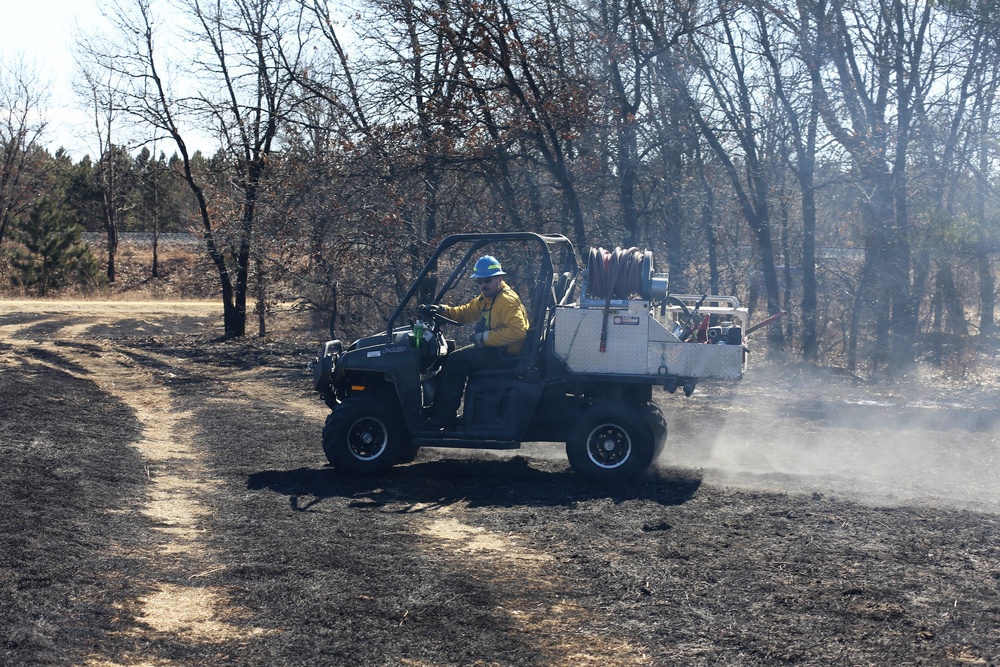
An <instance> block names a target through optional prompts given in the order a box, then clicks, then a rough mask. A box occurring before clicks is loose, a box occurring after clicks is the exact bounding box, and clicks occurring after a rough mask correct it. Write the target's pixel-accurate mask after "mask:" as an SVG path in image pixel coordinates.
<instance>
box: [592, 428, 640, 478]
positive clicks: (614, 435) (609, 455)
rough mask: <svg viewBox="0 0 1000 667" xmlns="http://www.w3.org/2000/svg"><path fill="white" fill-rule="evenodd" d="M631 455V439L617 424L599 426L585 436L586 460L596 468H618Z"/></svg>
mask: <svg viewBox="0 0 1000 667" xmlns="http://www.w3.org/2000/svg"><path fill="white" fill-rule="evenodd" d="M631 455H632V438H630V437H629V434H628V432H627V431H626V430H625V429H623V428H622V427H621V426H619V425H617V424H601V425H599V426H596V427H594V429H593V430H592V431H591V432H590V435H588V436H587V458H589V459H590V462H591V463H593V464H594V465H595V466H597V467H598V468H603V469H605V470H613V469H615V468H619V467H621V466H623V465H625V462H626V461H628V459H629V457H630V456H631Z"/></svg>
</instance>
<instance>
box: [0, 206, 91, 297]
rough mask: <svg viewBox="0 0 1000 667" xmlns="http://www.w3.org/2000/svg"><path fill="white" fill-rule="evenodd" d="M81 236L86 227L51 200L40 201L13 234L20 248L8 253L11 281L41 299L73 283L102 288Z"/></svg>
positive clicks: (12, 236) (13, 238)
mask: <svg viewBox="0 0 1000 667" xmlns="http://www.w3.org/2000/svg"><path fill="white" fill-rule="evenodd" d="M82 234H83V228H82V227H81V226H80V225H78V224H77V223H76V222H75V221H73V220H72V219H71V218H69V217H67V216H66V215H65V214H64V213H63V211H62V210H61V209H60V208H59V207H58V206H56V205H55V204H54V203H53V202H52V200H51V199H49V198H47V197H43V198H42V199H40V200H39V201H38V202H37V203H36V204H35V206H34V208H33V209H32V211H31V215H30V217H29V219H28V220H27V221H25V222H24V223H22V224H21V225H19V226H18V227H15V228H14V229H13V230H12V232H11V240H12V241H14V243H15V244H16V245H17V246H18V247H16V248H15V249H14V250H13V251H11V252H10V253H9V255H10V263H11V269H12V271H11V282H13V284H14V285H16V286H20V287H24V288H25V289H27V290H29V291H33V292H35V293H36V294H38V295H40V296H47V295H48V294H49V293H50V291H52V290H56V289H60V288H62V287H65V286H67V285H70V284H77V285H80V286H82V287H83V288H84V289H93V288H95V287H97V286H99V285H100V284H101V271H100V267H99V266H98V263H97V260H96V259H95V258H94V255H93V254H92V253H91V251H90V247H89V246H88V245H87V244H86V243H84V242H83V240H82Z"/></svg>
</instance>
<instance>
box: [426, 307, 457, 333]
mask: <svg viewBox="0 0 1000 667" xmlns="http://www.w3.org/2000/svg"><path fill="white" fill-rule="evenodd" d="M423 314H424V313H421V315H423ZM426 315H427V316H429V317H430V318H431V330H432V331H434V332H437V331H438V330H439V329H440V328H441V325H442V324H454V325H455V326H457V327H460V326H462V323H461V322H459V321H457V320H453V319H451V318H450V317H445V316H444V315H442V314H441V313H440V312H434V311H430V310H429V311H427V313H426Z"/></svg>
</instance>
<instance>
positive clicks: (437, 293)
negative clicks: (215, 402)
mask: <svg viewBox="0 0 1000 667" xmlns="http://www.w3.org/2000/svg"><path fill="white" fill-rule="evenodd" d="M484 254H490V255H493V256H495V257H498V258H500V261H501V262H502V263H503V267H504V270H505V271H506V272H507V275H506V276H505V277H504V278H505V280H506V282H507V283H508V284H509V285H510V286H511V287H513V288H514V290H515V291H516V292H517V293H518V294H519V295H520V296H521V299H522V301H523V303H524V305H525V307H526V309H527V312H528V317H529V324H530V328H529V330H528V334H527V338H526V339H525V343H524V346H523V350H522V352H521V354H520V355H519V356H516V357H513V356H512V357H511V358H510V360H509V367H507V368H503V369H492V370H483V371H475V372H473V373H472V374H471V375H470V376H469V379H468V383H467V386H466V390H465V395H464V414H463V417H462V419H461V420H460V421H459V424H458V425H457V426H455V427H454V428H451V429H448V430H428V428H427V427H426V426H424V423H425V419H424V417H425V415H426V414H427V412H428V410H429V408H430V406H431V405H432V403H433V400H434V394H435V390H436V387H437V380H438V375H439V372H440V371H441V368H442V366H443V365H444V364H446V363H447V361H448V355H449V354H450V353H451V352H452V351H454V350H455V349H456V347H460V346H463V345H466V344H467V339H468V336H469V334H468V332H469V331H470V330H471V328H468V329H466V330H465V333H463V332H462V331H461V330H460V329H453V326H461V325H459V324H458V323H457V322H453V321H450V320H447V319H446V318H444V317H442V316H441V315H440V314H430V315H428V314H421V313H420V312H419V309H418V304H431V303H448V304H452V305H456V304H460V303H465V302H466V301H468V300H469V299H470V298H471V297H472V296H473V295H474V294H473V291H472V290H473V289H474V288H475V285H474V283H473V281H471V280H469V279H468V277H469V275H470V273H471V271H472V266H473V264H474V263H475V261H476V260H477V259H478V258H479V257H480V256H482V255H484ZM667 288H668V280H667V276H666V275H665V274H659V273H655V272H654V269H653V259H652V255H651V253H649V252H648V251H638V250H636V249H634V248H633V249H631V250H621V249H616V250H615V251H614V252H613V253H609V252H607V251H604V250H603V249H599V248H595V249H593V250H591V252H590V256H589V259H588V265H587V267H586V269H583V268H581V266H580V261H579V259H578V257H577V254H576V252H575V250H574V248H573V245H572V243H570V241H569V240H568V239H566V238H565V237H563V236H559V235H544V234H535V233H528V232H524V233H495V234H457V235H453V236H449V237H447V238H445V239H444V240H443V241H442V242H441V244H440V245H439V246H438V248H437V249H436V250H435V251H434V253H433V254H432V255H431V257H430V259H429V260H428V262H427V264H426V266H424V268H423V269H422V270H421V272H420V273H419V275H418V276H417V278H416V280H415V282H414V283H413V285H412V286H411V287H410V288H409V290H408V291H407V292H406V294H405V295H404V296H403V298H402V300H401V302H400V303H399V305H398V306H397V307H396V309H395V310H394V311H393V313H392V314H391V315H390V316H389V318H388V321H387V323H386V329H385V330H383V331H381V332H379V333H376V334H374V335H372V336H367V337H364V338H361V339H360V340H357V341H355V342H354V343H352V344H350V345H348V346H345V345H343V344H342V343H341V341H339V340H331V341H328V342H327V343H325V344H324V345H323V346H322V348H321V352H320V355H319V357H318V358H317V359H316V360H315V361H314V362H313V376H314V377H313V379H314V388H315V390H316V391H317V392H319V393H320V394H321V395H322V397H323V399H324V400H325V402H326V404H327V405H328V406H329V407H330V409H331V410H332V412H331V413H330V415H329V417H328V418H327V420H326V426H325V427H324V429H323V449H324V451H325V453H326V456H327V458H328V459H329V461H330V463H331V464H332V465H333V466H334V467H335V468H337V469H339V470H344V471H348V472H351V473H360V474H365V473H377V472H381V471H384V470H386V469H387V468H389V467H390V466H392V465H395V464H397V463H405V462H409V461H412V460H413V458H414V456H415V455H416V453H417V450H418V449H419V448H420V447H428V446H429V447H460V448H476V449H516V448H518V447H520V445H521V443H523V442H556V443H565V446H566V454H567V456H568V458H569V462H570V464H571V465H572V467H573V469H574V470H576V471H577V472H579V473H580V474H583V475H585V476H587V477H591V478H597V479H606V480H611V479H617V478H624V477H630V476H634V475H636V474H639V473H641V472H642V471H644V470H646V468H647V467H649V465H650V464H651V463H652V461H653V460H654V459H655V458H656V456H657V454H658V452H659V451H660V449H661V448H662V446H663V444H664V441H665V439H666V424H665V422H664V419H663V415H662V414H661V412H660V409H659V408H658V407H657V406H656V404H655V403H654V402H653V396H652V390H653V387H654V386H659V387H662V388H663V389H665V390H666V391H668V392H670V393H673V392H674V391H675V390H676V389H678V388H681V389H682V391H683V393H684V394H685V395H690V394H691V392H692V391H693V390H694V388H695V384H696V382H697V381H698V379H699V378H701V377H714V378H724V379H734V380H735V379H739V378H740V377H742V374H743V370H744V368H745V360H746V348H745V346H744V342H745V338H744V333H743V332H744V331H745V329H746V323H747V311H746V309H745V308H741V307H740V304H739V302H738V301H737V300H736V299H735V298H734V297H721V296H707V295H705V296H700V297H699V296H692V295H671V294H668V289H667Z"/></svg>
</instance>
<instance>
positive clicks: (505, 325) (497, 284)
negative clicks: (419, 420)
mask: <svg viewBox="0 0 1000 667" xmlns="http://www.w3.org/2000/svg"><path fill="white" fill-rule="evenodd" d="M505 275H507V274H506V273H505V272H504V270H503V267H501V266H500V262H499V261H498V260H497V258H495V257H493V256H491V255H484V256H483V257H480V258H479V260H478V261H477V262H476V266H475V270H474V271H473V273H472V279H473V280H475V281H476V282H477V283H478V284H479V296H477V297H476V298H474V299H473V300H472V301H470V302H469V303H467V304H465V305H462V306H446V305H444V304H440V305H438V304H434V305H429V306H427V305H425V306H420V309H421V310H422V311H424V312H429V313H440V314H441V315H443V316H444V317H447V318H450V319H453V320H456V321H458V322H461V323H463V324H472V323H475V325H476V330H475V333H473V334H472V336H471V337H470V339H469V340H470V342H471V345H467V346H465V347H462V348H459V349H457V350H455V351H454V352H452V353H451V354H449V355H448V357H447V359H446V360H445V363H444V367H443V368H442V370H441V373H440V374H439V376H438V388H437V396H436V397H435V399H434V406H433V408H432V409H431V414H430V416H429V417H428V419H427V423H426V425H427V427H428V428H430V429H441V428H447V427H449V426H453V425H454V424H455V423H456V421H457V418H456V413H457V412H458V406H459V403H461V401H462V394H463V393H464V392H465V381H466V379H467V378H468V376H469V373H471V372H472V371H474V370H477V369H481V368H502V367H504V366H505V365H509V360H510V359H511V358H512V357H513V356H515V355H518V354H520V352H521V347H522V346H523V345H524V338H525V335H526V334H527V332H528V312H527V310H525V308H524V304H522V303H521V299H520V297H518V295H517V294H516V293H515V292H514V290H513V289H511V287H510V286H509V285H508V284H507V283H506V282H504V280H503V276H505Z"/></svg>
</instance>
